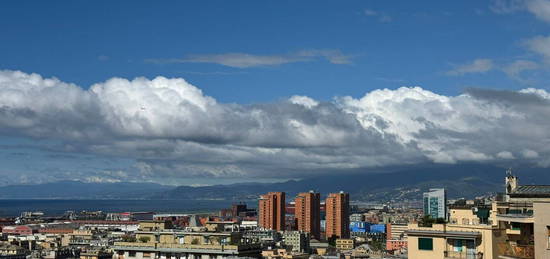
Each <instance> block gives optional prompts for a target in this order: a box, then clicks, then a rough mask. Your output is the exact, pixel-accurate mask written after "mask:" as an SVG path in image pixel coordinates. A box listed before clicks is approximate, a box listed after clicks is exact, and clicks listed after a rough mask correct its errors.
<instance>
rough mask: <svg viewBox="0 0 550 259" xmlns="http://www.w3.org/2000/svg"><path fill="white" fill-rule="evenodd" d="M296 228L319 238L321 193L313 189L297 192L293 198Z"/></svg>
mask: <svg viewBox="0 0 550 259" xmlns="http://www.w3.org/2000/svg"><path fill="white" fill-rule="evenodd" d="M294 203H295V214H294V217H295V219H296V228H297V230H299V231H304V232H308V233H310V234H311V236H312V237H313V238H315V239H320V238H321V195H320V194H319V193H315V192H314V191H310V192H304V193H299V194H298V196H296V198H295V199H294Z"/></svg>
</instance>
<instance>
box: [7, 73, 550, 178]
mask: <svg viewBox="0 0 550 259" xmlns="http://www.w3.org/2000/svg"><path fill="white" fill-rule="evenodd" d="M549 96H550V94H549V93H548V92H547V91H545V90H543V89H533V88H528V89H524V90H521V91H518V92H515V91H498V90H484V89H468V90H467V91H466V92H465V93H463V94H461V95H458V96H445V95H440V94H437V93H434V92H431V91H428V90H425V89H423V88H421V87H401V88H398V89H394V90H392V89H379V90H374V91H371V92H367V93H366V94H365V95H364V96H363V97H361V98H354V97H350V96H343V97H338V98H335V99H334V100H331V101H319V100H315V99H313V98H310V97H306V96H292V97H291V98H290V99H289V100H282V101H278V102H272V103H257V104H251V105H240V104H226V103H220V102H218V101H216V100H215V99H214V98H212V97H210V96H208V95H205V94H204V93H203V92H202V91H201V90H200V89H199V88H198V87H196V86H193V85H191V84H189V83H188V82H187V81H185V80H184V79H181V78H165V77H156V78H154V79H147V78H135V79H132V80H127V79H123V78H112V79H109V80H107V81H105V82H100V83H97V84H94V85H92V86H91V87H90V88H89V89H84V88H81V87H79V86H77V85H74V84H70V83H65V82H63V81H61V80H58V79H55V78H43V77H41V76H40V75H37V74H28V73H24V72H19V71H9V70H5V71H0V134H2V136H10V137H18V138H22V139H41V140H47V141H46V142H44V143H43V144H41V143H38V144H37V145H45V146H44V147H43V149H44V150H53V151H55V152H62V153H63V152H66V153H80V154H93V155H97V156H105V157H121V158H125V159H128V158H130V159H133V160H135V161H137V162H136V163H135V166H134V168H123V169H113V170H104V171H103V173H97V174H94V175H90V176H89V177H88V178H87V179H88V180H90V181H123V180H125V179H140V180H147V179H152V178H159V177H169V178H177V177H189V176H192V177H199V176H200V177H205V176H208V177H270V176H273V175H274V174H275V173H276V175H277V176H278V177H290V178H292V177H300V176H305V175H309V174H316V173H319V172H338V171H357V170H365V169H366V168H374V167H384V166H395V165H413V164H422V163H462V162H472V161H475V162H487V163H491V162H499V161H500V162H501V161H507V162H518V163H530V164H533V165H535V166H548V165H549V164H550V163H548V161H547V159H545V158H547V157H548V156H550V145H548V141H549V140H550V121H549V120H548V118H549V117H550V98H549ZM514 154H517V155H516V156H514ZM46 173H47V172H45V174H46ZM67 177H68V176H67ZM20 178H21V177H20ZM27 178H28V177H27ZM27 178H25V177H22V178H21V179H27ZM71 179H72V178H71Z"/></svg>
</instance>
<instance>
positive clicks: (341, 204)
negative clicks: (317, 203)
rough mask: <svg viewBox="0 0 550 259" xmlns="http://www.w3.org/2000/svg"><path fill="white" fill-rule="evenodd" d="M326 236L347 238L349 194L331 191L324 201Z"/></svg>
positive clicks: (348, 233) (348, 234)
mask: <svg viewBox="0 0 550 259" xmlns="http://www.w3.org/2000/svg"><path fill="white" fill-rule="evenodd" d="M325 206H326V223H325V224H326V225H325V233H326V237H327V238H330V237H332V236H335V237H338V238H349V237H350V230H349V225H350V224H349V194H348V193H344V192H342V191H341V192H339V193H331V194H329V195H328V197H327V199H326V201H325Z"/></svg>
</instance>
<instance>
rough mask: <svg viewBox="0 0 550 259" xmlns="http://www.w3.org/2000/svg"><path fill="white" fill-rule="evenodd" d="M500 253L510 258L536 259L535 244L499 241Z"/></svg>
mask: <svg viewBox="0 0 550 259" xmlns="http://www.w3.org/2000/svg"><path fill="white" fill-rule="evenodd" d="M497 248H498V253H499V255H503V256H507V257H509V258H520V259H534V258H535V246H534V245H512V244H510V243H497Z"/></svg>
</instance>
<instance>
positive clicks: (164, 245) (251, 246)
mask: <svg viewBox="0 0 550 259" xmlns="http://www.w3.org/2000/svg"><path fill="white" fill-rule="evenodd" d="M114 245H115V246H126V247H140V248H142V247H143V248H154V249H159V248H167V249H204V250H235V251H245V250H250V249H259V247H260V246H259V245H258V244H240V245H211V244H205V245H199V244H197V245H193V244H170V243H140V242H115V244H114Z"/></svg>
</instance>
